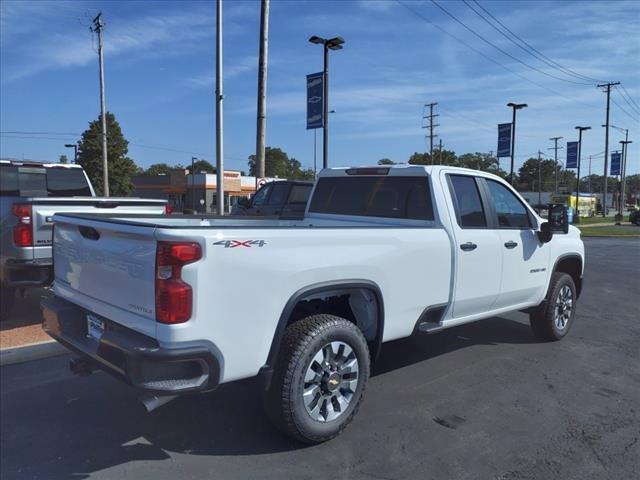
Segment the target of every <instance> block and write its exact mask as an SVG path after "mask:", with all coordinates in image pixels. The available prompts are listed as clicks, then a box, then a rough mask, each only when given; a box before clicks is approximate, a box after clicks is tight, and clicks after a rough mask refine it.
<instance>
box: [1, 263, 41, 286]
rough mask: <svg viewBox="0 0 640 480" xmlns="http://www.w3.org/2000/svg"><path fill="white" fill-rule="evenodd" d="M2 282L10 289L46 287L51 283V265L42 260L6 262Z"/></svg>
mask: <svg viewBox="0 0 640 480" xmlns="http://www.w3.org/2000/svg"><path fill="white" fill-rule="evenodd" d="M3 277H4V278H3V279H2V282H3V283H4V284H5V285H8V286H10V287H23V288H30V287H46V286H48V285H51V282H52V281H53V263H52V262H51V259H50V258H48V259H43V260H14V259H11V260H7V261H6V262H5V264H4V269H3Z"/></svg>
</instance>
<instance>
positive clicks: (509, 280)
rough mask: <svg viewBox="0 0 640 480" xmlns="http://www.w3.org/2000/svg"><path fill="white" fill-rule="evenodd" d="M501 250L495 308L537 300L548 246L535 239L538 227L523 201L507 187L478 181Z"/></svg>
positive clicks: (541, 284)
mask: <svg viewBox="0 0 640 480" xmlns="http://www.w3.org/2000/svg"><path fill="white" fill-rule="evenodd" d="M481 183H482V184H483V185H484V186H485V187H486V193H487V197H488V198H489V200H490V212H491V213H490V214H491V216H493V218H494V222H493V223H494V224H495V227H496V230H495V232H496V233H497V234H498V235H499V237H500V248H501V250H502V264H503V268H502V281H501V285H500V295H499V296H498V299H497V300H496V304H495V308H506V307H512V306H517V305H521V304H523V303H531V302H534V301H537V300H538V299H539V298H540V296H541V295H542V293H543V290H544V289H545V288H546V281H547V266H548V264H549V255H550V252H549V244H548V243H542V242H540V240H539V239H538V234H537V230H538V225H537V221H536V219H535V217H534V216H533V214H531V213H530V212H529V210H528V209H527V208H526V206H525V205H524V203H523V201H522V200H521V199H520V198H519V197H518V196H517V195H516V194H515V192H514V191H513V190H512V189H511V188H510V187H509V186H507V185H506V184H504V183H502V182H498V181H496V180H491V179H489V178H483V179H481Z"/></svg>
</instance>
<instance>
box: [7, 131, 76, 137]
mask: <svg viewBox="0 0 640 480" xmlns="http://www.w3.org/2000/svg"><path fill="white" fill-rule="evenodd" d="M0 133H2V134H4V133H17V134H20V135H23V134H24V135H64V136H73V137H79V136H81V134H80V133H71V132H21V131H6V132H0Z"/></svg>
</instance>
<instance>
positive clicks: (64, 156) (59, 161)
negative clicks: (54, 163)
mask: <svg viewBox="0 0 640 480" xmlns="http://www.w3.org/2000/svg"><path fill="white" fill-rule="evenodd" d="M58 163H64V164H65V165H66V164H67V163H69V158H67V156H66V155H60V158H59V159H58Z"/></svg>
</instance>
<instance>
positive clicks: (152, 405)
mask: <svg viewBox="0 0 640 480" xmlns="http://www.w3.org/2000/svg"><path fill="white" fill-rule="evenodd" d="M176 398H178V395H162V396H158V395H154V394H152V393H145V394H143V395H142V396H141V397H140V401H141V402H142V403H143V404H144V407H145V408H146V409H147V413H151V412H152V411H154V410H155V409H156V408H158V407H161V406H162V405H164V404H165V403H169V402H170V401H171V400H174V399H176Z"/></svg>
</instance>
